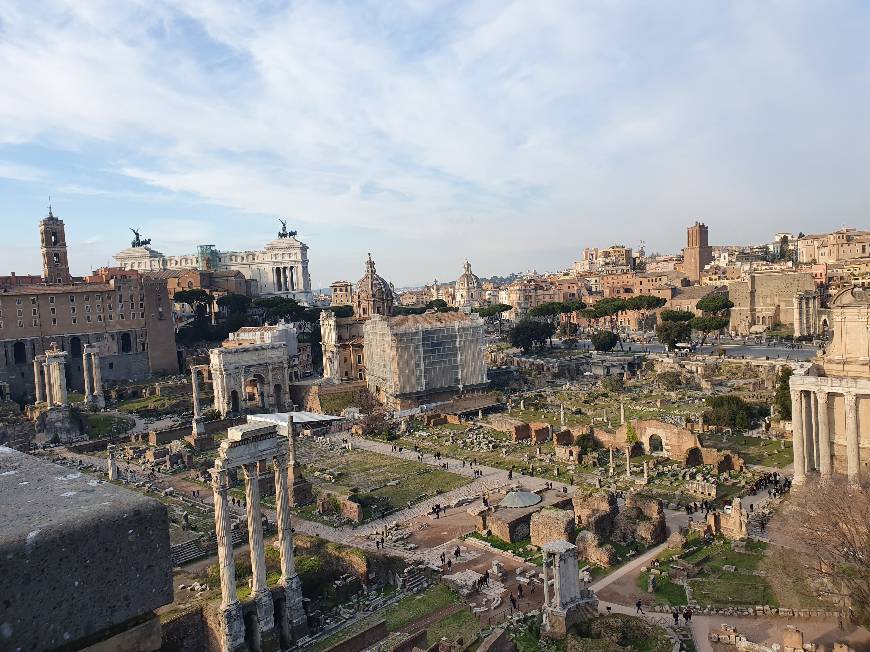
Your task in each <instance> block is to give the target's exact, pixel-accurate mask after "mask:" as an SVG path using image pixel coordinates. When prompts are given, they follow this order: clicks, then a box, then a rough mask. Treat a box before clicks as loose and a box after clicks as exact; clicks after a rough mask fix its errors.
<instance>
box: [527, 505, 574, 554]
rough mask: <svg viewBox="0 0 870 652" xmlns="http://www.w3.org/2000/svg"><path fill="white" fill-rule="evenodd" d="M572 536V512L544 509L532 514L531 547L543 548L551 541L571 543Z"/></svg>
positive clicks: (550, 508)
mask: <svg viewBox="0 0 870 652" xmlns="http://www.w3.org/2000/svg"><path fill="white" fill-rule="evenodd" d="M574 536H575V528H574V512H572V511H570V510H567V509H555V508H552V507H545V508H544V509H542V510H541V511H540V512H537V513H536V514H532V520H531V537H532V545H534V546H543V545H544V544H545V543H550V542H551V541H573V540H574Z"/></svg>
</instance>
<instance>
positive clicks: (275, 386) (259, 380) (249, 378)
mask: <svg viewBox="0 0 870 652" xmlns="http://www.w3.org/2000/svg"><path fill="white" fill-rule="evenodd" d="M209 368H210V370H211V377H212V382H213V387H214V408H215V410H217V411H218V412H220V413H221V416H222V417H226V415H227V414H229V413H231V412H232V413H238V412H243V411H244V410H245V409H254V410H256V411H258V412H283V411H284V410H285V405H287V400H288V399H287V395H288V390H289V387H290V362H289V358H288V355H287V345H286V344H285V343H284V342H272V343H269V344H238V345H234V344H232V342H231V341H227V342H224V345H223V346H221V347H219V348H217V349H211V350H210V351H209Z"/></svg>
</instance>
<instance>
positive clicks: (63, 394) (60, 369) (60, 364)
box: [54, 357, 69, 407]
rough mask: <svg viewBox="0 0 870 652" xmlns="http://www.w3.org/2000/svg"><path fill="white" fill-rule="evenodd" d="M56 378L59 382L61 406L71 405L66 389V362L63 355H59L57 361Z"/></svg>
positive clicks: (58, 390) (58, 400) (58, 398)
mask: <svg viewBox="0 0 870 652" xmlns="http://www.w3.org/2000/svg"><path fill="white" fill-rule="evenodd" d="M54 365H55V378H56V382H57V393H58V397H57V402H58V403H59V404H60V405H61V407H66V406H67V405H69V398H68V396H67V390H66V364H65V363H64V359H63V357H59V358H58V359H57V360H56V361H55V363H54Z"/></svg>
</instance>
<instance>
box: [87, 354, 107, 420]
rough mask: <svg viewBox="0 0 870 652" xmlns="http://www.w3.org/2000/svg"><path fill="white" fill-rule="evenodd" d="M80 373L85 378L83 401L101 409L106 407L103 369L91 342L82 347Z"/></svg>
mask: <svg viewBox="0 0 870 652" xmlns="http://www.w3.org/2000/svg"><path fill="white" fill-rule="evenodd" d="M82 374H83V375H84V379H85V402H86V403H89V404H96V406H97V407H98V408H100V409H103V408H104V407H106V397H105V395H104V394H103V371H102V369H101V368H100V352H99V351H98V350H97V347H95V346H94V345H93V344H86V345H85V347H84V348H83V349H82Z"/></svg>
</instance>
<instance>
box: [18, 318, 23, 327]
mask: <svg viewBox="0 0 870 652" xmlns="http://www.w3.org/2000/svg"><path fill="white" fill-rule="evenodd" d="M18 328H24V321H23V320H21V319H19V320H18Z"/></svg>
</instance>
